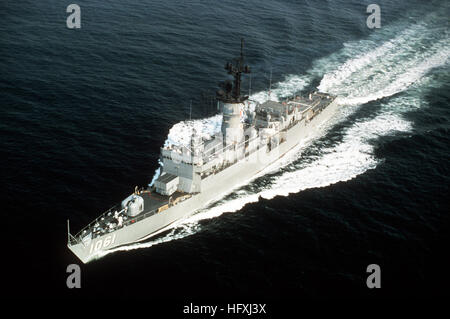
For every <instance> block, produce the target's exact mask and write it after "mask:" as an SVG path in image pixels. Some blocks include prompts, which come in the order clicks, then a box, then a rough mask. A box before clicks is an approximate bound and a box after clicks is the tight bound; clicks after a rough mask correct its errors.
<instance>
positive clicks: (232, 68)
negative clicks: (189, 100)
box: [217, 38, 250, 103]
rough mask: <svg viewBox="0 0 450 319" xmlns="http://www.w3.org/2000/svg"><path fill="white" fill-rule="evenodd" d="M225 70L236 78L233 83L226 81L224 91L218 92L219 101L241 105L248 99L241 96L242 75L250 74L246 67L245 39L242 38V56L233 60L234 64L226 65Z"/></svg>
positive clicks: (223, 86)
mask: <svg viewBox="0 0 450 319" xmlns="http://www.w3.org/2000/svg"><path fill="white" fill-rule="evenodd" d="M225 70H227V71H228V74H230V75H232V76H233V78H234V81H233V83H231V81H226V82H225V83H224V84H222V85H221V87H222V88H223V89H225V91H224V90H223V89H221V90H219V91H217V99H218V100H220V101H223V102H226V103H240V102H243V101H245V100H247V99H248V96H242V95H241V75H242V73H246V74H248V73H250V67H249V66H248V65H244V39H243V38H241V55H240V56H239V57H238V58H235V59H233V62H227V63H226V64H225Z"/></svg>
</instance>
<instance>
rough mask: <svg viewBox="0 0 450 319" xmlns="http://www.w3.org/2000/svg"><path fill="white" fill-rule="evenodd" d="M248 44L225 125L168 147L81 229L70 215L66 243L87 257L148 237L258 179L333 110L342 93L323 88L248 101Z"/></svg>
mask: <svg viewBox="0 0 450 319" xmlns="http://www.w3.org/2000/svg"><path fill="white" fill-rule="evenodd" d="M243 47H244V42H243V39H242V40H241V51H240V56H239V57H237V58H235V59H233V60H232V62H228V63H226V64H225V70H226V71H227V73H228V76H229V77H230V78H231V77H232V80H227V81H225V82H223V83H222V85H221V88H220V89H219V90H218V91H217V93H216V98H217V101H218V105H219V110H220V111H221V112H222V123H221V130H220V131H219V132H217V133H216V134H215V135H213V136H210V137H209V138H204V137H202V136H200V134H198V133H196V132H195V130H194V131H193V134H192V136H191V137H190V142H189V143H187V144H186V145H171V144H170V145H165V146H164V147H162V148H161V150H160V161H161V162H162V171H161V172H160V175H159V176H158V178H157V179H156V180H155V181H154V183H153V184H150V185H149V186H148V187H144V188H138V187H136V188H135V189H134V192H133V193H132V194H130V195H129V196H127V197H126V198H125V199H124V200H122V202H120V203H118V204H117V205H116V206H114V207H112V208H110V209H108V210H107V211H106V212H105V213H103V214H102V215H100V216H99V217H98V218H96V219H95V220H94V221H92V222H91V223H90V224H89V225H87V226H86V227H84V228H83V229H81V230H80V231H79V232H78V233H77V234H76V235H72V234H71V233H70V228H69V221H67V234H68V242H67V246H68V248H69V249H70V250H71V251H72V252H73V253H74V254H75V255H76V256H77V257H78V258H79V259H80V260H81V261H82V262H83V263H87V262H89V261H92V260H94V259H96V257H97V256H98V255H99V254H101V253H102V252H105V251H108V250H111V249H115V248H117V247H119V246H123V245H129V244H131V243H135V242H139V241H142V240H145V239H146V238H149V237H150V236H152V235H153V234H155V233H156V232H158V231H160V230H162V229H164V228H166V227H167V226H169V225H170V224H172V223H174V222H176V221H178V220H180V219H183V218H187V217H188V216H190V215H192V214H193V213H195V212H196V211H198V210H199V209H201V208H203V207H205V206H206V205H207V204H208V203H211V202H213V201H214V200H217V199H220V198H221V197H223V196H224V195H225V194H227V193H229V192H230V191H232V190H233V189H234V188H236V187H237V186H239V185H242V184H243V183H245V182H248V181H250V180H252V179H253V178H255V177H256V176H257V175H258V173H259V172H261V171H262V170H263V169H265V168H267V167H268V166H269V165H271V164H272V163H274V162H276V161H277V160H278V159H280V158H281V157H282V156H283V155H285V154H286V153H287V152H289V151H290V150H291V149H293V148H294V147H296V146H297V145H298V144H299V143H300V142H301V141H302V140H305V139H306V138H308V137H309V136H312V134H314V133H315V132H316V131H317V130H318V129H319V126H320V124H322V123H324V122H325V121H327V120H328V119H329V118H330V117H331V116H332V115H333V113H335V111H336V110H337V107H338V104H337V102H336V97H335V96H332V95H329V94H326V93H320V92H311V93H309V94H307V95H305V96H294V97H290V98H287V99H286V100H283V101H281V102H278V101H274V100H271V98H270V89H269V99H268V100H267V101H266V102H264V103H258V102H256V101H251V102H250V100H249V96H247V95H244V94H242V93H241V84H242V82H241V81H242V76H243V75H244V74H249V73H250V67H249V66H248V65H245V64H244V54H243ZM250 105H253V107H250Z"/></svg>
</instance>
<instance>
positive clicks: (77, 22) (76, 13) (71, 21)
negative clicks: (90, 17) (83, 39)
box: [66, 4, 81, 29]
mask: <svg viewBox="0 0 450 319" xmlns="http://www.w3.org/2000/svg"><path fill="white" fill-rule="evenodd" d="M66 12H67V13H72V14H71V15H69V16H68V17H67V20H66V25H67V27H68V28H69V29H80V28H81V8H80V6H79V5H78V4H69V5H68V6H67V9H66Z"/></svg>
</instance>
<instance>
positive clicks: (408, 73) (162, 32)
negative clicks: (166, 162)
mask: <svg viewBox="0 0 450 319" xmlns="http://www.w3.org/2000/svg"><path fill="white" fill-rule="evenodd" d="M74 1H75V0H74ZM372 2H373V1H372V0H370V1H365V0H364V1H356V0H349V1H344V0H328V1H325V0H320V1H309V0H298V1H294V0H278V1H268V0H259V1H256V0H247V1H237V0H224V1H206V0H205V1H201V0H193V1H173V0H152V1H150V0H140V1H137V0H129V1H117V0H109V1H99V0H90V1H85V0H77V1H76V3H77V4H78V5H79V6H80V8H81V28H80V29H69V28H67V26H66V18H67V17H68V15H69V13H66V8H67V6H68V5H69V4H70V3H72V1H56V0H45V1H31V0H18V1H2V2H1V3H0V21H1V23H0V137H1V139H0V154H1V157H0V158H1V159H0V161H1V162H0V170H1V189H0V194H1V197H0V198H1V201H0V203H1V204H0V207H1V208H0V211H1V234H2V236H1V237H2V242H1V247H2V248H3V251H2V262H1V264H2V276H3V278H2V281H1V282H2V290H3V292H6V293H7V294H8V295H9V296H15V297H21V296H28V297H58V298H72V297H89V298H105V299H110V300H115V298H117V297H120V298H144V299H147V300H148V301H149V302H150V301H151V300H157V299H165V300H178V302H179V303H178V307H180V306H181V305H183V304H184V303H186V304H188V303H189V302H191V300H204V299H211V300H219V301H226V300H230V299H231V298H233V300H234V302H244V301H243V300H249V299H251V300H254V302H258V303H262V302H263V301H264V302H269V305H270V301H271V300H303V299H321V298H331V299H335V298H352V299H353V298H369V299H370V298H430V297H437V296H443V294H444V292H445V289H448V285H449V279H448V270H449V266H450V264H449V263H448V259H447V257H448V256H447V255H448V244H449V243H450V240H449V239H450V235H449V234H450V233H449V231H450V219H449V212H450V210H449V205H448V203H449V195H450V193H449V182H450V177H449V160H450V136H449V129H450V122H449V118H450V108H449V101H450V95H449V89H450V73H449V70H450V66H449V61H450V59H449V57H450V37H449V31H450V28H449V19H448V18H449V16H450V4H449V2H448V1H446V0H433V1H416V0H409V1H405V0H398V1H384V0H380V1H377V3H378V4H379V6H380V8H381V28H378V29H377V28H375V29H369V28H368V27H367V25H366V19H367V17H368V15H369V14H368V13H366V8H367V6H368V5H369V4H371V3H372ZM242 37H243V38H244V39H245V48H244V52H245V56H246V63H248V64H249V65H250V66H251V68H252V75H251V76H252V77H251V94H250V95H251V98H253V99H255V100H260V101H263V100H265V99H267V95H268V94H267V90H268V86H269V82H270V74H271V73H272V77H271V82H272V97H273V98H275V99H278V100H282V99H283V98H285V97H289V96H292V95H295V94H307V92H309V91H310V90H316V89H319V90H320V91H323V92H328V93H331V94H335V95H337V96H338V97H339V99H340V108H339V112H338V113H337V114H335V116H334V117H333V118H332V119H331V120H330V122H329V123H327V124H326V125H324V127H323V130H321V133H320V134H318V135H317V136H316V138H314V139H311V140H309V141H306V142H305V145H304V147H303V148H302V149H301V150H299V151H298V152H294V153H293V154H290V155H289V156H288V157H286V158H283V160H282V162H281V163H278V164H277V166H276V167H275V168H273V169H272V170H269V171H267V172H266V173H265V174H263V175H261V176H259V177H257V178H256V179H255V180H253V181H250V182H249V183H248V184H246V185H244V186H242V187H240V188H238V189H235V190H233V191H232V192H231V193H230V194H228V195H226V196H225V197H224V198H221V199H219V200H218V201H216V202H215V203H213V204H211V205H210V206H208V207H205V208H204V209H202V210H201V211H199V212H198V213H197V214H196V215H194V216H192V217H191V218H189V219H188V220H185V221H183V222H182V223H179V224H177V225H176V226H174V227H172V228H170V229H167V230H166V231H165V232H162V233H161V234H159V235H157V236H156V237H153V238H150V239H149V240H147V241H146V242H143V243H140V244H135V245H130V246H128V247H123V248H122V249H118V250H117V251H115V252H113V253H109V254H107V255H105V256H102V257H101V258H99V259H97V260H94V261H93V262H91V263H88V264H86V265H84V264H82V263H81V262H80V261H79V260H78V259H77V258H76V256H75V255H73V254H72V253H71V252H70V251H69V249H68V248H67V246H66V245H67V224H66V223H67V220H68V219H69V220H70V228H71V232H72V233H76V232H78V231H79V230H80V229H81V228H82V227H84V226H85V225H86V224H88V223H89V222H91V221H92V220H93V219H95V218H96V217H97V216H98V215H99V214H101V213H102V212H104V211H105V210H107V209H108V208H110V207H111V206H113V205H114V204H116V203H117V202H120V201H121V200H122V199H123V198H125V197H126V196H128V195H129V194H130V193H131V192H133V190H134V187H135V186H136V185H139V186H145V185H148V184H149V183H150V182H151V180H152V179H153V177H154V175H155V171H157V169H158V168H159V162H158V158H159V150H160V147H162V146H163V145H164V143H166V142H167V141H168V139H170V138H172V139H176V138H181V137H182V135H183V130H182V127H183V123H184V122H183V121H185V120H186V119H189V117H190V113H191V117H192V121H193V122H194V123H197V125H200V126H202V125H203V126H204V127H206V128H205V130H208V128H209V129H211V127H213V126H214V121H215V119H216V117H215V116H216V114H217V109H216V108H215V103H214V101H212V99H211V96H213V95H214V94H215V91H216V90H217V88H218V84H219V83H220V82H221V81H223V80H225V78H226V72H225V70H224V67H223V66H224V63H225V62H226V61H228V60H230V59H231V58H233V57H235V56H237V55H238V54H239V50H240V39H241V38H242ZM249 82H250V80H249V78H246V79H245V80H244V83H243V88H244V91H248V90H249V89H250V83H249ZM191 101H192V111H190V110H191V109H190V104H191ZM208 125H209V126H208ZM69 264H79V265H80V266H81V274H82V277H81V284H82V288H81V289H68V288H67V287H66V278H67V276H68V274H67V273H66V267H67V265H69ZM370 264H377V265H379V266H380V269H381V288H379V289H369V288H368V287H367V285H366V279H367V277H368V276H369V274H368V273H367V271H366V269H367V266H368V265H370ZM196 298H197V299H196ZM177 309H179V308H176V310H175V311H178V310H177ZM180 311H181V310H180Z"/></svg>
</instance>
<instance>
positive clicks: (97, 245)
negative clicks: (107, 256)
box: [89, 234, 116, 254]
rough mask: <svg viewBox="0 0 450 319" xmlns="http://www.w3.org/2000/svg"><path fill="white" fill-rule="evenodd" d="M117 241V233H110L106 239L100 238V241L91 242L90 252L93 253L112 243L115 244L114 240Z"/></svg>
mask: <svg viewBox="0 0 450 319" xmlns="http://www.w3.org/2000/svg"><path fill="white" fill-rule="evenodd" d="M115 241H116V234H114V235H109V236H107V237H105V239H100V240H98V241H96V242H95V244H94V243H92V244H91V249H90V250H89V254H92V253H93V252H96V251H99V250H100V249H102V248H106V247H108V246H110V245H112V244H114V242H115Z"/></svg>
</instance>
